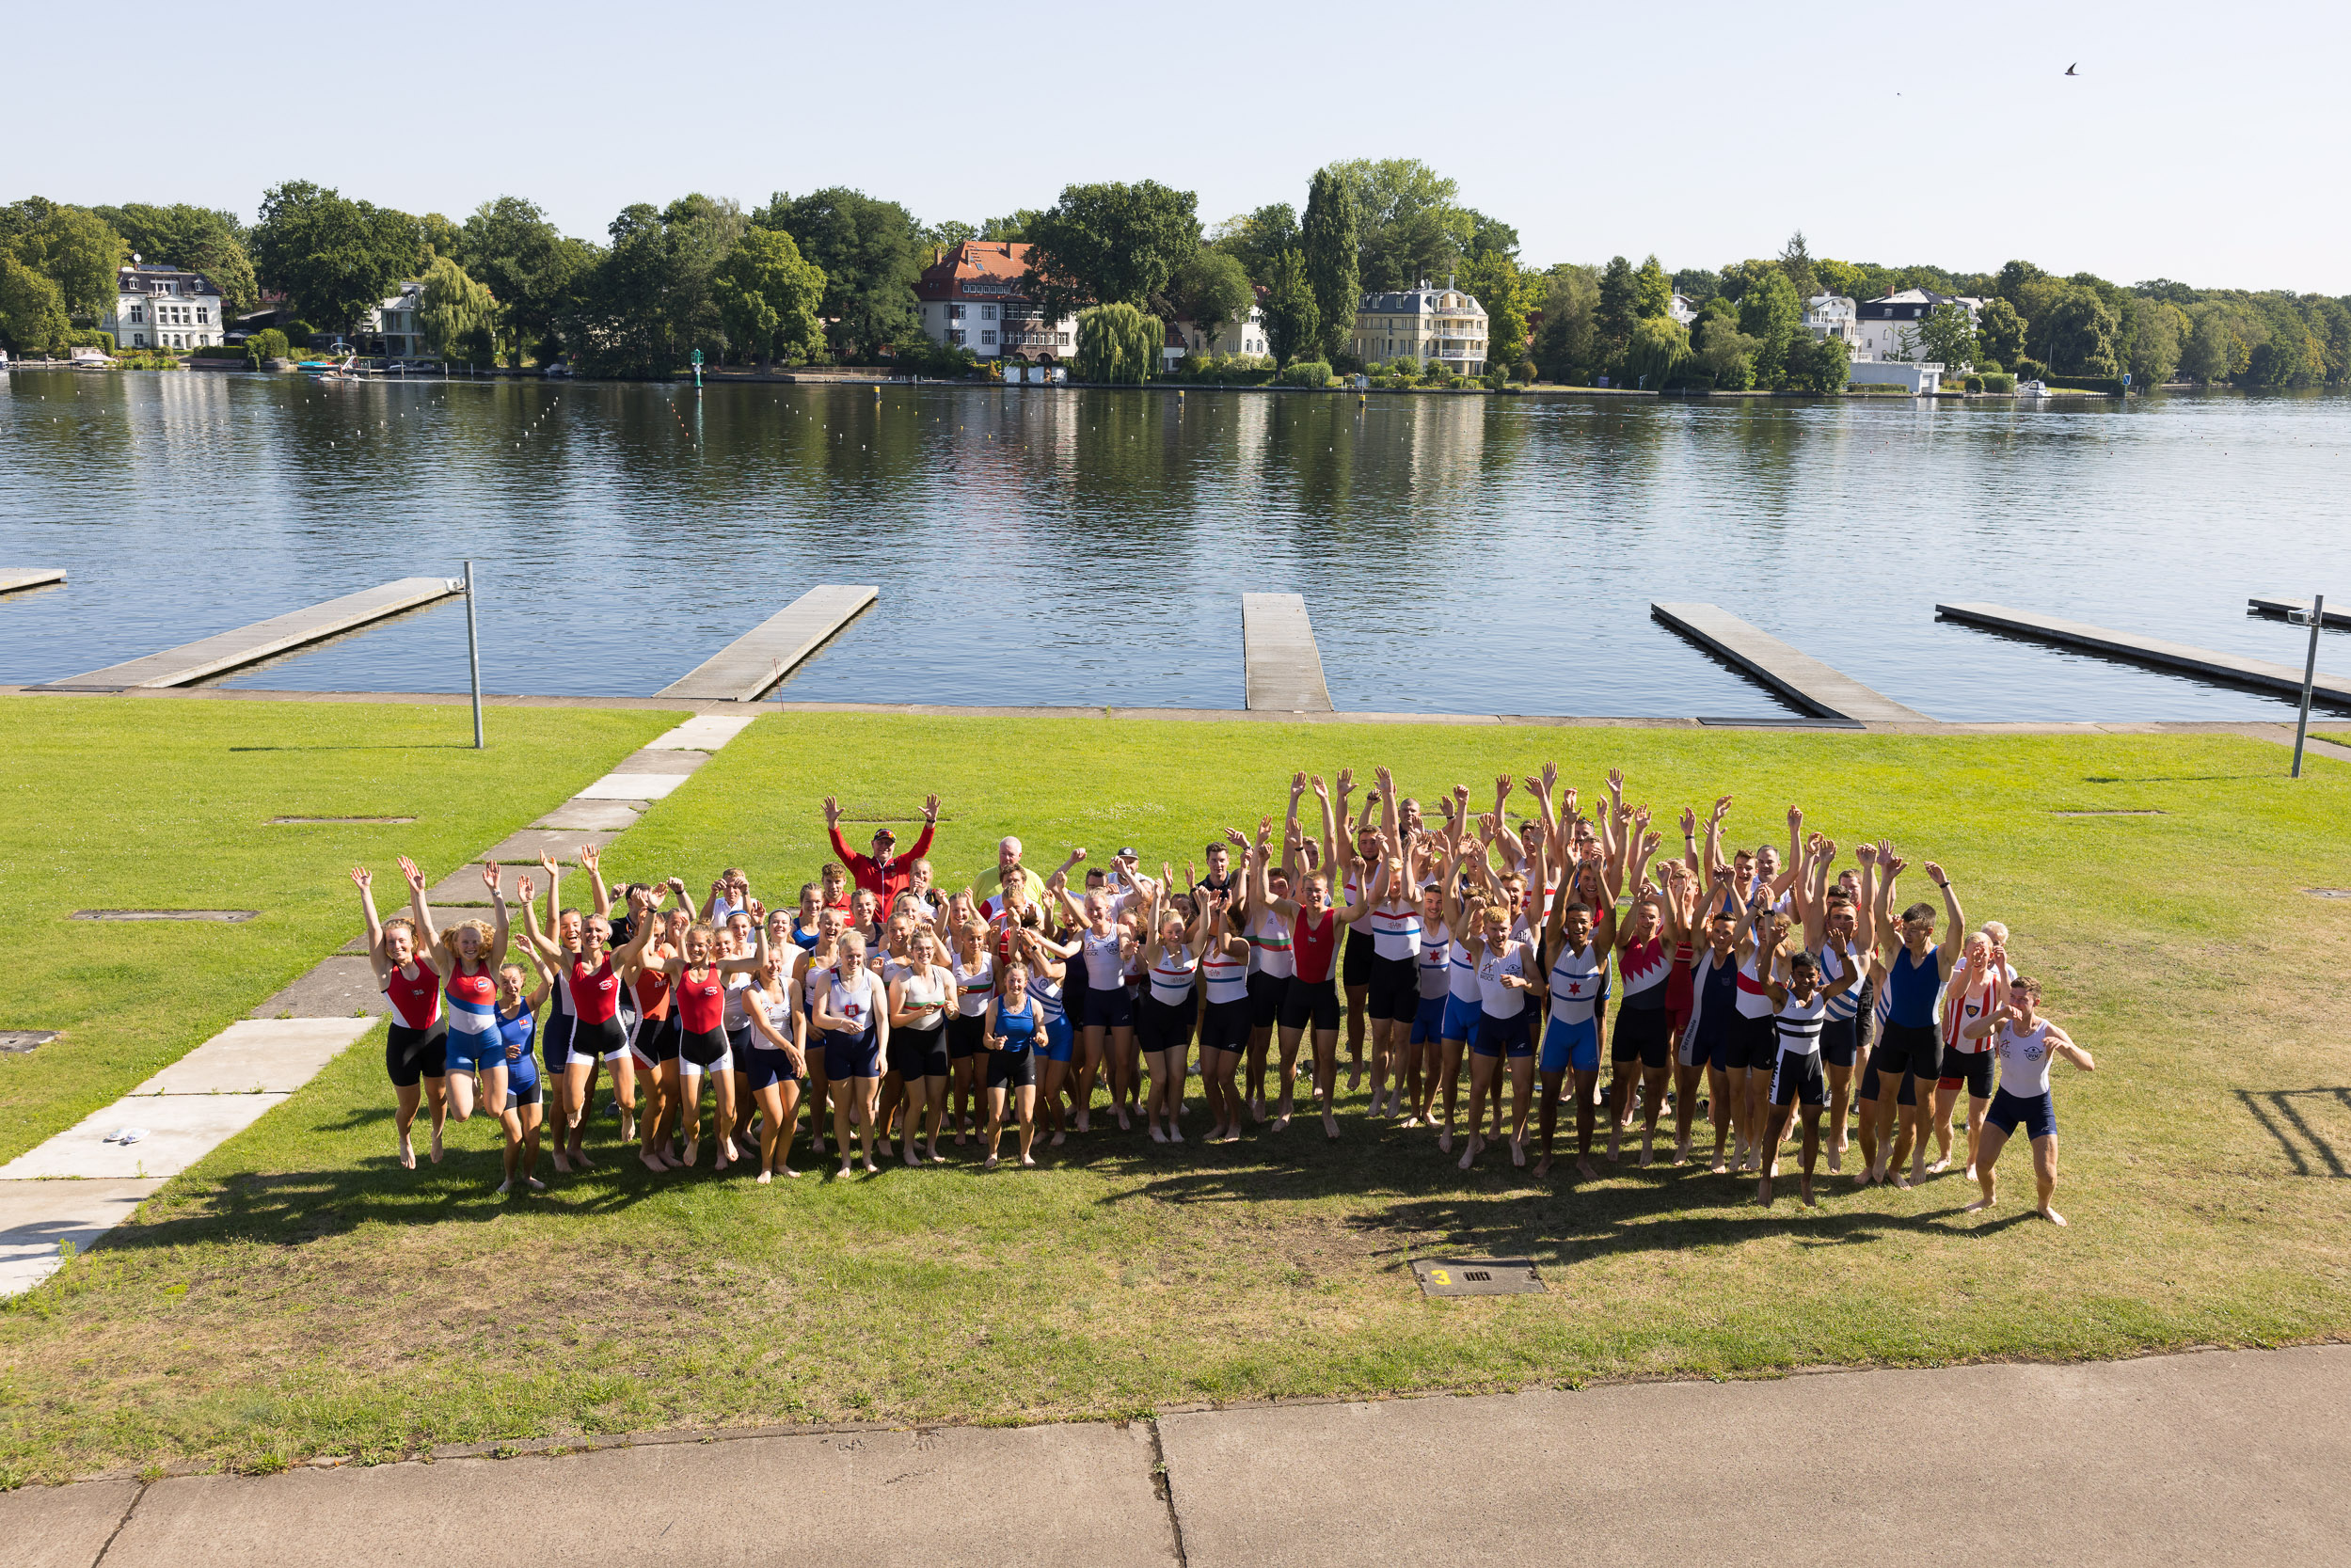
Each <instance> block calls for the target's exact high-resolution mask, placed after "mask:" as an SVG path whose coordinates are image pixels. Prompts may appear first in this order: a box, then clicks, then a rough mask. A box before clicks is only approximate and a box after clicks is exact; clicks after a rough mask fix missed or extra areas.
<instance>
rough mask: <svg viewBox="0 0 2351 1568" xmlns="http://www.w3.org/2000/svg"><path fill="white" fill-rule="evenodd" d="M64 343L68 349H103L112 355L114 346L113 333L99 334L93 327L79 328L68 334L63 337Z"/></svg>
mask: <svg viewBox="0 0 2351 1568" xmlns="http://www.w3.org/2000/svg"><path fill="white" fill-rule="evenodd" d="M65 341H66V346H67V347H68V348H103V349H104V350H105V351H106V352H107V353H108V354H112V353H113V352H114V351H115V346H116V345H115V341H114V334H113V333H111V332H101V331H100V330H98V328H96V327H94V326H86V327H81V328H78V329H76V330H74V331H71V332H68V333H67V334H66V335H65Z"/></svg>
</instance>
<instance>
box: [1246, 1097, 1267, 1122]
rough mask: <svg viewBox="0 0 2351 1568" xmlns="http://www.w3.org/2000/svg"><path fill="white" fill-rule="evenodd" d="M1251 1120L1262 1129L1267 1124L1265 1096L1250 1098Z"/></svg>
mask: <svg viewBox="0 0 2351 1568" xmlns="http://www.w3.org/2000/svg"><path fill="white" fill-rule="evenodd" d="M1249 1119H1250V1120H1252V1121H1254V1122H1256V1123H1257V1124H1258V1125H1259V1126H1260V1127H1263V1125H1264V1124H1265V1097H1264V1096H1263V1095H1262V1094H1253V1095H1251V1096H1249Z"/></svg>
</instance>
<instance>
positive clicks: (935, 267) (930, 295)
mask: <svg viewBox="0 0 2351 1568" xmlns="http://www.w3.org/2000/svg"><path fill="white" fill-rule="evenodd" d="M1027 280H1028V246H1027V245H1023V244H1020V243H1019V242H1017V241H1013V240H965V241H964V242H963V243H962V244H961V245H955V246H953V247H951V248H949V249H947V250H945V251H944V252H942V253H941V255H940V257H939V259H938V260H937V261H934V262H932V263H931V264H930V265H929V266H928V267H926V268H924V269H923V273H922V277H920V278H918V279H917V280H916V281H915V284H914V297H915V298H916V299H917V300H919V301H921V309H922V323H923V333H924V335H925V336H927V337H928V338H929V340H930V341H932V342H934V343H960V344H961V345H962V346H963V347H965V348H967V349H970V350H971V351H972V352H973V353H974V354H976V355H977V356H979V357H980V358H982V359H996V358H1008V359H1025V360H1031V361H1034V362H1035V363H1037V364H1040V365H1060V364H1066V363H1068V362H1069V361H1070V360H1072V359H1073V358H1075V357H1076V356H1077V318H1076V317H1075V316H1064V317H1062V318H1061V319H1060V320H1059V321H1047V320H1045V319H1044V316H1043V313H1042V312H1041V311H1040V310H1039V309H1037V307H1036V306H1035V305H1034V304H1033V303H1031V302H1030V300H1029V298H1028V294H1027V292H1026V289H1025V284H1026V282H1027Z"/></svg>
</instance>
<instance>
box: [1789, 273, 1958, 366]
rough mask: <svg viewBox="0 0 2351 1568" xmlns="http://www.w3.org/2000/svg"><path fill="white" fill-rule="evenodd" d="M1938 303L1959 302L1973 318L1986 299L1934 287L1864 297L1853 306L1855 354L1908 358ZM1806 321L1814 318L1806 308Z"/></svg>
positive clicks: (1859, 356)
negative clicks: (1936, 289) (1922, 326)
mask: <svg viewBox="0 0 2351 1568" xmlns="http://www.w3.org/2000/svg"><path fill="white" fill-rule="evenodd" d="M1938 305H1956V306H1958V307H1960V308H1961V309H1963V310H1965V311H1966V312H1967V319H1968V320H1970V321H1974V320H1975V319H1976V317H1977V313H1978V311H1980V310H1981V309H1983V308H1984V302H1983V300H1981V299H1980V298H1978V297H1977V296H1975V295H1972V294H1939V293H1935V292H1934V291H1933V290H1932V289H1904V290H1902V291H1901V292H1900V293H1891V294H1886V295H1883V296H1882V297H1881V298H1878V299H1870V300H1864V301H1863V302H1862V303H1861V304H1860V305H1859V306H1857V307H1855V308H1854V312H1853V314H1854V325H1855V327H1856V329H1857V330H1858V332H1859V334H1860V335H1859V336H1858V337H1857V338H1855V339H1854V340H1853V348H1854V351H1855V352H1854V357H1855V358H1861V357H1863V356H1867V357H1869V358H1872V359H1908V358H1915V357H1916V356H1917V354H1918V349H1919V342H1918V328H1919V326H1920V325H1921V324H1922V323H1923V322H1925V321H1926V319H1927V318H1928V317H1929V316H1931V315H1933V314H1934V312H1935V307H1936V306H1938ZM1805 320H1806V321H1807V322H1809V321H1810V320H1811V315H1810V312H1809V311H1807V312H1806V315H1805Z"/></svg>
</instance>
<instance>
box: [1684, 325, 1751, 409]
mask: <svg viewBox="0 0 2351 1568" xmlns="http://www.w3.org/2000/svg"><path fill="white" fill-rule="evenodd" d="M1761 347H1763V340H1762V339H1760V338H1751V337H1749V336H1747V334H1745V333H1744V332H1741V331H1739V323H1738V322H1737V321H1735V320H1733V319H1732V318H1730V317H1728V316H1724V315H1717V314H1714V313H1712V312H1708V314H1706V315H1703V316H1701V317H1699V318H1698V336H1697V355H1696V358H1697V361H1698V368H1699V369H1700V370H1702V371H1704V372H1706V373H1707V374H1708V376H1709V377H1710V378H1711V379H1712V380H1713V382H1714V388H1715V390H1717V391H1720V392H1743V391H1745V390H1746V389H1747V388H1750V387H1753V386H1754V385H1755V351H1756V350H1758V349H1760V348H1761Z"/></svg>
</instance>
